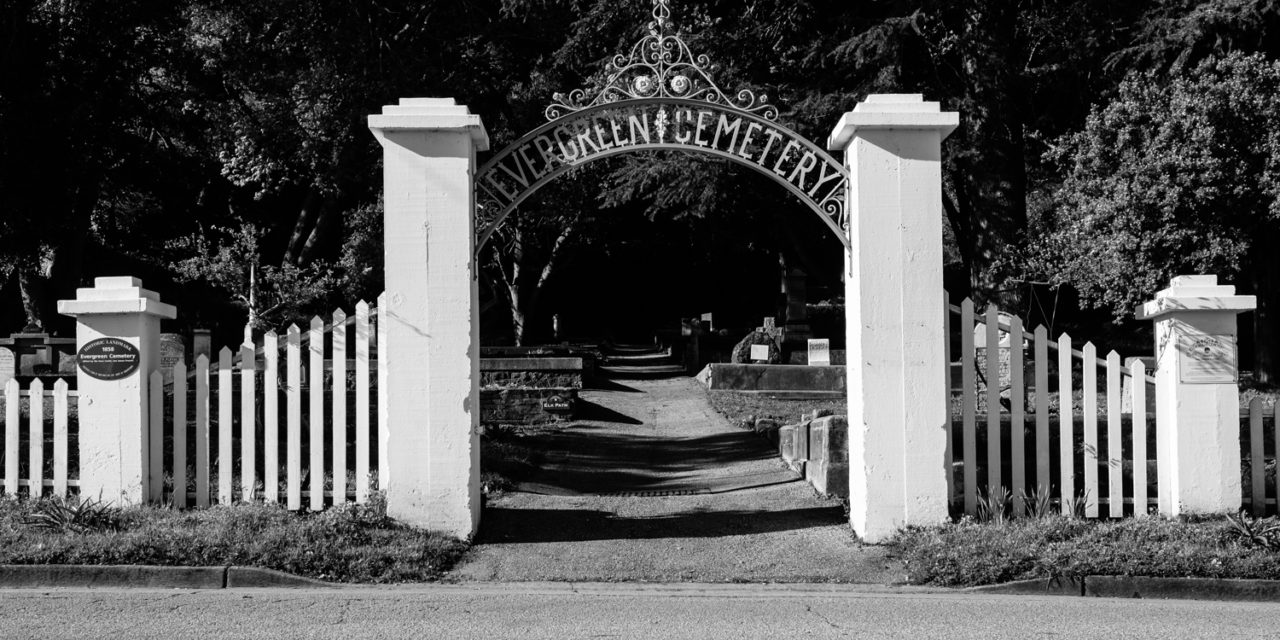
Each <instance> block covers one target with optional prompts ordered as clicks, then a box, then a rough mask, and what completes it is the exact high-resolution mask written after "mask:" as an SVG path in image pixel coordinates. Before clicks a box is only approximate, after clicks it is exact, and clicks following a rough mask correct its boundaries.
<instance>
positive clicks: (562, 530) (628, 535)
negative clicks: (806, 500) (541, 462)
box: [476, 506, 846, 544]
mask: <svg viewBox="0 0 1280 640" xmlns="http://www.w3.org/2000/svg"><path fill="white" fill-rule="evenodd" d="M845 522H846V520H845V516H844V511H843V509H842V508H841V507H839V506H833V507H812V508H806V509H790V510H785V511H741V510H739V511H705V512H702V511H698V512H686V513H677V514H668V515H659V516H652V517H642V518H629V517H620V516H617V515H614V514H612V513H608V512H605V511H588V510H575V509H512V508H502V507H498V508H490V509H485V512H484V519H483V520H482V521H481V525H480V535H479V536H478V537H477V539H476V542H477V543H478V544H486V543H491V544H496V543H507V544H510V543H534V542H582V541H588V540H625V539H658V538H717V537H722V536H739V535H749V534H755V533H768V532H774V531H792V530H797V529H809V528H813V527H827V526H831V525H843V524H844V523H845Z"/></svg>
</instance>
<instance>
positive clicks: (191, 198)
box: [0, 0, 1280, 350]
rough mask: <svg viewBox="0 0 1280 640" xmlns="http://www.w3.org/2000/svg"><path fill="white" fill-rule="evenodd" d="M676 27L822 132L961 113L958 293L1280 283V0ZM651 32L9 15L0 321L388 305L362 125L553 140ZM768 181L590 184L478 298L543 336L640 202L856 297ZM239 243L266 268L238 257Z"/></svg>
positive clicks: (255, 10) (732, 16)
mask: <svg viewBox="0 0 1280 640" xmlns="http://www.w3.org/2000/svg"><path fill="white" fill-rule="evenodd" d="M673 11H674V15H673V20H674V22H675V24H676V26H677V27H678V28H679V29H680V30H681V32H682V34H683V35H684V36H685V38H686V40H687V41H688V43H689V45H690V46H691V48H693V49H694V50H695V51H697V52H699V53H706V54H708V55H709V56H710V57H711V59H712V61H713V62H714V63H716V64H717V65H718V70H717V71H716V75H717V78H718V79H719V80H720V81H721V83H722V84H723V85H725V86H726V87H746V88H751V89H753V90H755V91H757V92H760V93H766V94H768V95H769V97H770V100H771V102H773V103H775V104H777V105H779V106H780V108H781V114H780V118H781V120H782V121H783V122H784V123H785V124H786V125H787V126H789V127H791V128H793V129H795V130H797V131H799V132H800V133H801V134H803V135H805V136H807V137H809V138H811V139H814V140H823V139H825V137H826V136H827V134H828V133H829V131H830V127H831V126H832V123H834V122H835V121H836V119H837V118H838V117H839V115H840V114H841V113H843V112H844V111H847V110H849V109H851V108H852V107H853V106H854V105H855V104H856V102H857V101H858V100H860V99H862V98H863V97H864V96H866V95H867V94H868V93H876V92H879V93H889V92H892V93H908V92H915V93H923V94H925V95H926V97H927V99H930V100H938V101H940V102H942V104H943V108H944V109H948V110H955V111H959V112H960V113H961V118H962V121H961V127H960V129H959V130H957V131H956V132H955V134H953V135H952V136H951V137H950V138H949V139H948V141H947V143H946V146H945V148H944V152H943V154H944V159H945V160H944V163H945V165H944V205H945V211H946V214H947V222H948V228H949V233H948V237H949V239H950V241H951V243H952V244H951V245H950V246H949V255H952V256H955V258H956V260H957V262H956V263H955V264H954V265H951V266H950V267H949V269H950V272H949V277H948V281H949V282H950V283H951V284H952V285H953V289H959V290H953V291H952V293H953V295H957V296H958V295H964V294H970V293H971V294H973V295H975V296H977V297H978V298H980V299H982V300H992V301H996V300H1002V301H1003V302H1005V303H1008V304H1012V305H1017V304H1018V303H1019V302H1020V301H1019V300H1018V298H1017V296H1016V295H1009V293H1008V292H1009V291H1010V290H1011V289H1013V288H1015V286H1016V284H1017V283H1019V282H1023V281H1027V280H1044V279H1046V278H1047V277H1048V276H1050V275H1052V276H1054V281H1055V282H1058V283H1062V284H1063V285H1065V286H1071V287H1075V288H1076V289H1078V290H1079V292H1080V294H1081V296H1082V299H1083V300H1084V301H1085V302H1086V303H1087V304H1093V305H1102V306H1106V307H1108V308H1111V309H1113V310H1115V311H1117V312H1118V311H1120V310H1121V309H1122V308H1125V309H1127V308H1128V307H1129V306H1132V304H1133V302H1134V301H1135V300H1137V299H1139V298H1141V297H1143V296H1147V295H1150V294H1151V292H1152V291H1153V290H1154V288H1155V287H1158V286H1159V285H1160V283H1161V282H1162V281H1163V280H1164V278H1166V277H1167V276H1168V275H1169V274H1170V273H1172V272H1174V271H1177V270H1181V269H1196V270H1212V271H1215V272H1217V273H1219V274H1221V275H1224V276H1226V277H1237V278H1240V279H1241V284H1242V285H1243V286H1245V287H1248V288H1254V289H1257V288H1263V287H1266V286H1268V285H1267V284H1266V282H1267V280H1266V278H1267V277H1270V276H1266V274H1264V273H1262V271H1261V269H1262V265H1263V263H1264V262H1265V261H1263V260H1261V259H1260V258H1259V257H1258V256H1257V255H1256V247H1257V246H1258V245H1259V242H1260V240H1259V238H1264V237H1265V234H1266V233H1271V232H1272V231H1271V228H1272V226H1274V224H1273V223H1272V222H1271V217H1270V216H1273V215H1274V212H1272V211H1271V210H1270V209H1269V207H1271V206H1273V205H1272V204H1270V203H1272V202H1274V200H1275V198H1274V194H1273V193H1272V191H1271V189H1273V187H1272V186H1271V184H1272V183H1271V181H1272V180H1273V178H1272V177H1271V176H1272V172H1274V170H1275V167H1274V165H1273V164H1272V162H1273V160H1274V158H1275V151H1274V145H1275V140H1274V139H1272V138H1271V136H1272V135H1274V134H1273V131H1274V130H1275V128H1276V127H1275V125H1274V124H1273V123H1274V121H1275V118H1274V115H1276V114H1274V111H1275V107H1274V106H1273V105H1272V104H1271V102H1272V101H1269V100H1268V97H1269V96H1274V95H1275V91H1274V90H1275V87H1274V86H1273V79H1272V75H1271V74H1272V73H1273V64H1274V62H1273V61H1274V60H1276V59H1277V58H1278V57H1280V36H1277V28H1280V0H1137V1H1134V2H1124V3H1117V2H1112V1H1110V0H1012V1H1005V0H974V1H972V2H963V3H956V2H948V1H946V0H880V1H877V2H863V3H849V2H842V1H839V0H747V1H746V2H742V1H733V2H731V1H729V0H685V1H678V2H675V3H673ZM650 19H651V6H650V3H649V2H647V1H642V0H636V1H633V2H617V1H616V0H479V1H476V2H445V1H443V0H427V1H419V0H415V1H410V0H374V1H372V2H364V3H350V2H336V1H333V0H306V1H304V0H282V1H280V2H268V3H263V2H251V1H249V0H168V1H165V2H158V1H156V0H112V1H108V0H76V1H72V2H66V1H62V0H57V1H55V0H13V1H11V2H7V3H5V5H4V7H3V8H2V9H0V21H3V22H2V24H0V27H3V28H0V50H2V51H3V52H4V54H3V55H2V56H0V297H3V298H4V299H5V301H6V303H8V304H6V305H5V306H4V308H5V309H7V310H10V311H7V313H8V314H9V315H6V316H0V330H3V329H8V330H12V329H16V328H20V327H21V326H22V325H26V324H37V325H43V326H47V327H53V328H57V326H58V324H59V322H64V321H65V320H62V319H59V318H58V317H57V315H56V314H55V313H54V311H53V309H54V307H53V302H54V301H55V300H57V299H58V298H63V297H69V296H71V295H73V291H74V288H75V287H76V286H80V285H83V284H84V283H85V282H86V281H87V280H88V279H89V278H90V277H92V276H94V275H103V274H104V271H103V270H109V271H111V272H124V271H128V272H131V273H135V274H137V275H141V276H143V277H145V278H146V279H147V281H148V283H149V285H151V283H158V284H157V285H156V286H157V287H158V288H161V289H163V288H164V283H165V282H171V283H175V285H174V286H173V288H172V291H168V292H164V293H165V295H166V297H167V298H168V299H175V301H176V302H178V303H179V304H180V306H181V307H182V308H183V309H184V310H185V311H184V317H216V316H219V315H226V314H231V315H232V316H234V315H235V314H237V313H239V314H243V313H245V311H246V310H245V309H243V308H240V309H239V310H237V308H236V306H235V305H234V304H231V303H230V299H232V298H234V296H235V295H237V292H235V291H231V290H232V289H240V290H243V289H244V279H245V278H247V277H248V271H247V269H248V264H247V263H249V262H253V263H255V264H256V265H257V267H259V268H260V269H261V270H260V271H259V272H258V274H259V275H262V274H267V275H266V277H267V278H268V280H270V279H271V278H273V277H275V276H272V275H270V274H277V275H279V279H280V282H281V283H282V286H283V289H282V291H291V292H293V293H291V294H289V296H292V298H294V299H293V301H292V303H291V304H287V305H285V306H283V307H281V308H282V309H288V311H289V313H288V314H284V316H288V315H292V314H304V313H316V312H319V311H321V310H323V309H324V308H325V307H331V306H333V305H337V304H349V303H350V302H351V301H352V298H353V297H371V296H373V295H376V294H377V292H378V289H379V288H380V283H379V281H378V280H379V274H380V262H379V261H378V260H377V256H378V255H379V248H378V242H379V239H380V232H379V231H377V229H376V227H375V223H376V221H377V219H378V215H379V204H378V201H377V198H378V192H379V189H380V184H381V179H380V173H379V171H380V167H379V164H378V163H379V157H380V155H379V151H378V148H377V145H376V143H375V141H374V140H373V137H372V136H370V135H369V133H368V130H367V127H366V121H365V117H366V115H367V114H369V113H374V112H376V111H378V110H379V109H380V107H381V106H382V105H384V104H389V103H392V102H394V101H395V100H396V99H398V98H399V97H402V96H415V95H416V96H452V97H454V98H456V99H457V100H458V101H459V103H462V104H466V105H468V106H469V107H470V108H471V110H472V112H473V113H479V114H481V115H482V117H483V119H484V122H485V125H486V128H487V130H488V132H489V134H490V137H491V140H492V142H493V146H494V148H501V147H502V146H504V145H505V144H507V143H509V142H511V141H513V140H514V139H515V138H516V137H518V136H519V135H521V134H522V133H524V132H526V131H528V130H530V129H532V128H534V127H535V126H537V125H538V124H540V123H541V122H543V121H544V115H543V109H544V107H545V106H546V104H547V103H548V102H549V101H550V99H551V96H552V94H553V93H555V92H556V91H566V90H569V89H574V88H579V87H586V88H590V87H592V86H595V85H597V84H598V83H599V82H601V80H602V79H603V77H604V74H605V65H606V63H607V62H608V60H609V59H610V58H611V57H612V56H613V55H615V54H616V53H619V52H623V51H626V50H628V48H629V47H630V46H631V45H632V44H633V43H634V42H635V41H636V40H638V39H639V38H640V37H641V36H642V35H643V34H644V32H645V29H646V23H647V22H648V21H649V20H650ZM1162 109H1163V111H1162ZM482 160H483V158H482ZM749 173H750V172H744V171H741V170H739V169H734V168H732V167H729V166H727V165H726V164H724V163H720V162H709V161H707V160H706V159H704V158H696V157H691V156H683V155H680V154H654V155H628V156H620V157H618V158H615V159H612V160H610V161H609V162H600V163H593V164H592V165H590V166H587V167H584V168H583V169H582V170H581V171H579V172H575V173H574V175H573V176H571V177H566V178H564V179H562V184H558V185H556V186H555V188H549V189H548V190H547V191H546V193H545V194H541V197H540V198H536V199H532V200H530V201H529V202H528V203H527V205H525V206H522V208H521V210H520V211H519V212H518V214H517V216H516V218H514V219H513V223H512V226H511V227H510V228H509V229H507V230H505V231H504V236H503V238H501V239H500V240H501V241H500V242H495V243H493V247H494V250H495V253H494V254H492V255H489V256H485V264H486V267H485V269H484V273H485V282H484V290H485V292H486V295H487V296H489V297H490V298H491V304H493V305H497V306H505V307H507V308H508V309H509V310H511V311H513V312H514V313H512V314H511V318H512V320H511V324H512V325H513V329H515V325H521V324H522V323H524V322H525V321H524V320H522V319H520V318H519V317H518V316H519V315H521V314H529V315H531V317H532V319H531V320H530V322H531V323H532V325H534V326H545V325H546V324H547V318H546V317H547V316H548V315H549V309H546V308H541V307H540V304H539V299H540V294H539V293H538V292H537V289H538V287H542V286H549V285H554V283H555V282H556V280H557V277H558V276H557V273H559V271H558V270H557V269H558V267H557V265H563V264H569V263H571V262H572V260H573V259H574V255H575V252H581V251H598V250H600V249H599V248H600V247H603V246H606V245H608V244H609V242H610V238H613V240H614V241H617V238H616V237H613V236H611V235H610V234H611V233H615V232H616V231H617V229H620V228H623V227H624V226H625V225H621V224H612V223H611V222H612V221H614V220H620V219H621V218H617V217H616V216H622V215H632V216H639V218H638V219H645V220H651V221H655V222H658V221H660V222H662V224H664V225H666V224H677V225H684V227H685V228H688V229H702V228H703V227H705V226H707V225H708V224H710V223H720V224H716V225H714V226H715V228H716V229H717V231H716V232H715V233H717V234H721V235H717V236H715V237H716V241H714V242H709V244H708V250H716V249H717V247H720V246H722V245H725V244H728V243H726V242H725V240H726V239H727V238H728V235H725V234H729V235H733V244H735V245H736V246H740V247H744V248H746V249H744V250H750V251H757V252H758V253H759V254H762V255H763V254H768V253H770V252H773V253H783V254H786V260H788V261H797V260H798V261H804V260H809V261H811V262H812V263H813V264H812V265H811V268H809V270H810V271H811V275H813V276H815V277H828V278H831V279H833V280H834V279H835V278H837V277H838V276H837V275H836V274H837V273H838V267H837V268H834V269H830V271H831V274H830V275H826V276H822V275H820V273H826V271H828V269H826V267H825V266H824V265H826V264H827V262H824V261H826V260H827V259H826V258H825V257H823V256H825V253H824V252H825V251H826V250H827V249H826V248H824V246H823V243H825V242H826V241H827V239H826V238H824V237H822V235H821V234H808V233H807V232H798V229H802V228H801V227H797V225H795V224H794V223H792V222H790V221H791V220H794V219H795V217H794V216H791V215H790V214H789V213H788V211H789V210H790V208H793V207H795V206H797V205H796V204H795V203H792V202H789V201H788V200H787V198H786V196H785V194H782V193H779V192H778V191H777V190H776V189H774V188H772V187H770V186H769V185H763V184H762V183H761V182H760V181H758V180H754V179H753V178H752V176H750V175H748V174H749ZM611 216H614V217H611ZM666 228H668V227H664V229H666ZM672 228H674V227H672ZM218 229H226V230H231V231H230V232H229V233H220V232H217V231H216V230H218ZM245 229H250V230H252V231H251V232H245V231H242V230H245ZM246 233H248V234H249V235H245V234H246ZM250 238H251V239H252V242H250V241H249V239H250ZM183 239H186V240H187V242H183ZM197 239H199V241H196V240H197ZM1086 239H1087V240H1089V242H1084V240H1086ZM668 240H669V238H668ZM250 245H252V247H251V248H252V252H251V253H253V255H255V256H256V257H255V258H243V257H241V258H236V257H234V256H237V255H242V254H243V255H247V254H246V253H245V252H246V251H248V250H249V249H248V247H250ZM658 246H659V245H655V247H658ZM237 252H239V253H237ZM593 255H595V254H593ZM837 258H838V256H837ZM86 261H87V262H89V263H90V264H92V266H91V267H88V268H86ZM1126 261H1127V262H1126ZM834 262H835V263H838V259H837V260H835V261H834ZM1122 265H1124V266H1122ZM241 268H242V270H244V271H245V273H243V274H241V273H239V272H238V271H237V269H241ZM233 272H234V273H233ZM183 281H186V282H190V283H191V284H189V285H187V286H181V287H179V286H176V283H177V282H183ZM321 285H322V286H321ZM215 290H218V291H221V294H220V295H219V296H209V295H208V293H209V292H211V291H215ZM183 296H187V297H186V298H184V297H183ZM289 296H286V297H289ZM216 299H220V300H221V302H219V301H217V300H216ZM19 303H20V304H19ZM273 304H275V303H273ZM241 307H243V305H241ZM13 310H20V311H13ZM1117 315H1119V314H1118V313H1117ZM1264 315H1265V311H1264V313H1260V314H1258V317H1259V318H1261V317H1263V316H1264ZM284 316H281V317H280V318H279V319H278V321H279V322H288V321H290V320H292V319H293V318H287V317H284ZM239 317H240V321H241V322H240V323H241V324H242V323H243V319H244V316H243V315H241V316H239ZM515 330H516V331H517V332H518V331H520V330H519V329H515ZM535 333H536V332H535ZM1272 342H1273V343H1274V341H1272ZM1273 350H1274V349H1273Z"/></svg>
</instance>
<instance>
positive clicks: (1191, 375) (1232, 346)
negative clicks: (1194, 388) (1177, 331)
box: [1178, 334, 1238, 384]
mask: <svg viewBox="0 0 1280 640" xmlns="http://www.w3.org/2000/svg"><path fill="white" fill-rule="evenodd" d="M1236 371H1237V369H1236V337H1235V336H1231V335H1204V334H1200V335H1182V336H1178V373H1179V376H1178V378H1179V381H1180V382H1182V383H1184V384H1234V383H1235V382H1236V381H1237V380H1238V377H1237V375H1236Z"/></svg>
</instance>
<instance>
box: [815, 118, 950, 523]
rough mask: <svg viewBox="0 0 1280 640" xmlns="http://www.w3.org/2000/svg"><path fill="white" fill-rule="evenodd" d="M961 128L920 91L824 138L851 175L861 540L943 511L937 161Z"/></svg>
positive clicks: (851, 357)
mask: <svg viewBox="0 0 1280 640" xmlns="http://www.w3.org/2000/svg"><path fill="white" fill-rule="evenodd" d="M958 124H959V114H957V113H954V112H941V111H940V110H939V108H938V103H936V102H925V101H924V99H923V97H922V96H920V95H918V94H909V95H872V96H868V97H867V100H866V101H865V102H862V103H860V104H858V105H857V107H856V108H855V109H854V110H853V111H851V112H849V113H846V114H844V116H842V117H841V118H840V122H839V123H838V124H837V125H836V128H835V130H834V131H833V132H832V133H831V138H830V140H829V142H828V145H827V146H828V148H830V149H831V150H833V151H844V152H845V162H846V163H847V165H848V167H849V171H850V175H851V184H850V186H849V200H848V209H849V234H850V239H851V241H852V249H851V252H850V254H849V255H848V256H847V258H846V272H845V315H846V318H845V319H846V337H847V349H848V364H847V365H846V366H847V367H848V390H849V519H850V522H851V524H852V525H853V528H854V531H856V532H857V534H858V535H859V536H861V537H862V539H863V540H866V541H868V542H879V541H881V540H884V539H885V538H887V537H888V536H890V535H892V534H893V533H894V531H896V530H897V529H898V528H899V527H902V526H905V525H928V524H937V523H941V522H944V521H946V520H947V518H948V517H949V513H948V507H947V500H948V496H947V482H946V473H947V472H948V470H947V469H946V468H945V466H944V458H945V451H946V421H947V411H948V408H947V402H946V401H947V389H946V386H945V373H946V369H945V367H946V366H947V362H946V356H945V353H946V352H945V349H944V342H943V341H944V340H945V339H946V336H945V335H944V334H943V319H944V318H943V315H942V314H943V313H945V309H944V304H943V291H942V168H941V161H940V159H941V144H942V140H943V139H944V138H946V136H947V135H948V134H949V133H951V131H952V130H954V129H955V128H956V126H958Z"/></svg>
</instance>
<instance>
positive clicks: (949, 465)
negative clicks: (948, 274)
mask: <svg viewBox="0 0 1280 640" xmlns="http://www.w3.org/2000/svg"><path fill="white" fill-rule="evenodd" d="M942 335H943V336H946V338H945V339H944V340H943V341H942V349H943V358H942V365H943V371H944V372H945V373H944V376H945V378H944V380H943V387H942V388H943V389H946V393H945V398H944V405H943V411H945V412H946V413H944V414H942V415H944V416H946V418H945V421H944V424H945V427H944V428H945V429H946V439H947V443H946V446H945V447H944V448H943V453H942V468H944V469H946V470H947V472H946V473H947V504H948V505H950V504H951V502H952V501H953V500H954V499H955V495H956V475H955V452H954V451H953V450H952V446H953V443H952V441H951V436H952V433H953V431H954V425H953V424H952V420H951V295H950V294H948V293H947V292H946V291H943V292H942Z"/></svg>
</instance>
